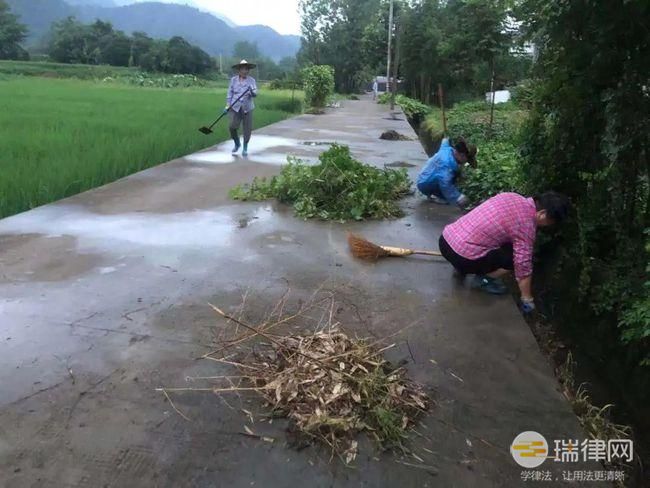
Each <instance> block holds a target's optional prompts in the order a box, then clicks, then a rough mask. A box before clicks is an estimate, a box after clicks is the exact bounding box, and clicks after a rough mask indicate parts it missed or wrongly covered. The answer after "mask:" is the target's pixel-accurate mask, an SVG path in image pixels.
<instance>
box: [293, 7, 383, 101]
mask: <svg viewBox="0 0 650 488" xmlns="http://www.w3.org/2000/svg"><path fill="white" fill-rule="evenodd" d="M381 6H382V2H381V1H380V0H334V1H326V0H301V1H300V9H301V12H302V33H303V41H302V47H301V52H300V53H299V60H300V62H301V63H302V64H303V65H308V64H327V65H331V66H332V67H334V69H335V84H336V89H337V90H339V91H342V92H351V91H355V90H358V89H359V88H360V87H361V85H362V84H363V83H362V80H361V78H362V77H360V74H361V73H363V72H364V71H365V62H364V59H363V57H362V53H361V52H360V49H359V48H360V46H361V45H362V43H363V37H364V31H365V29H366V26H367V25H368V24H369V23H370V22H371V20H372V19H373V18H374V17H375V15H376V12H377V11H378V9H380V8H381Z"/></svg>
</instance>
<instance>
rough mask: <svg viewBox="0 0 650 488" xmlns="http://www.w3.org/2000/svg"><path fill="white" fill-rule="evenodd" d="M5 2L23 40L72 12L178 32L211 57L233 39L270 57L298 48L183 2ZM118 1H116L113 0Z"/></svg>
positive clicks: (129, 27) (293, 41) (158, 34)
mask: <svg viewBox="0 0 650 488" xmlns="http://www.w3.org/2000/svg"><path fill="white" fill-rule="evenodd" d="M70 1H71V2H75V3H76V5H70V4H69V3H66V2H65V1H63V0H7V2H8V3H9V6H10V7H11V8H12V10H13V11H14V12H15V13H16V14H17V15H19V16H20V17H21V22H23V23H24V24H26V25H27V27H28V28H29V31H30V32H29V34H30V36H29V39H28V42H29V44H31V45H34V44H37V43H38V42H39V41H40V40H41V39H42V38H43V37H44V36H45V35H46V34H47V32H49V29H50V25H51V23H52V22H55V21H58V20H61V19H63V18H65V17H67V16H70V15H74V16H76V17H77V18H78V19H79V20H81V21H82V22H93V21H94V20H95V19H101V20H104V21H108V22H111V23H112V24H113V26H114V27H115V28H116V29H119V30H122V31H125V32H127V33H132V32H134V31H141V32H146V33H147V34H149V35H150V36H151V37H154V38H160V39H169V38H171V37H173V36H182V37H184V38H185V39H187V40H188V41H189V42H191V43H192V44H196V45H197V46H199V47H201V48H202V49H203V50H205V51H206V52H208V53H209V54H211V55H213V56H218V55H219V54H223V55H224V56H229V55H231V54H232V51H233V47H234V46H235V44H236V43H237V42H238V41H243V40H245V41H251V42H257V44H258V46H259V49H260V52H261V53H262V54H264V55H266V56H269V57H271V58H273V59H275V60H279V59H280V58H283V57H285V56H294V55H295V54H296V53H297V52H298V49H299V48H300V38H299V37H298V36H283V35H281V34H278V33H277V32H276V31H274V30H273V29H271V28H270V27H267V26H261V25H255V26H241V27H231V26H230V25H228V24H227V23H226V22H224V21H223V20H221V19H218V18H217V17H215V16H214V15H212V14H210V13H207V12H202V11H200V10H199V9H197V8H194V7H190V6H187V5H178V4H173V3H160V2H142V3H140V2H138V3H134V4H131V5H125V6H121V7H102V6H98V5H97V3H107V2H109V1H110V2H112V3H114V2H113V0H70ZM118 1H119V0H118Z"/></svg>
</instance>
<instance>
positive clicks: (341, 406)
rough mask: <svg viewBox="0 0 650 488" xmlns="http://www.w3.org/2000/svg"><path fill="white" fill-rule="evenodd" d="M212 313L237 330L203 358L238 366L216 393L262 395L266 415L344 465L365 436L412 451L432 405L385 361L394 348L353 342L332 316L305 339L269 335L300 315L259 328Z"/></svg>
mask: <svg viewBox="0 0 650 488" xmlns="http://www.w3.org/2000/svg"><path fill="white" fill-rule="evenodd" d="M212 308H213V309H214V310H215V311H216V312H217V313H219V314H220V315H221V316H222V317H224V318H225V319H227V321H228V322H227V323H228V324H231V325H233V327H234V328H235V329H236V331H237V332H236V334H235V336H234V337H233V338H232V339H230V340H228V341H224V342H223V343H224V344H227V346H226V347H224V348H223V349H222V350H220V351H218V352H219V353H220V354H216V353H210V354H207V355H206V356H204V357H205V358H206V359H211V360H213V361H217V362H220V363H222V364H226V365H228V366H229V367H233V368H235V369H237V375H235V376H223V377H215V378H220V379H226V383H225V384H223V385H215V386H214V388H213V389H212V391H213V392H214V393H216V394H218V395H220V394H223V393H226V392H227V393H228V394H239V393H244V392H247V393H248V392H251V391H253V392H255V393H257V394H258V395H259V396H261V397H262V399H263V400H264V407H265V408H266V409H267V410H268V411H267V414H269V415H270V416H272V417H275V418H277V417H284V418H287V419H288V420H289V421H290V422H291V424H290V425H291V430H292V432H294V433H295V432H297V433H298V434H299V435H301V436H304V439H305V440H309V441H315V442H316V443H320V444H323V445H325V446H327V447H328V448H329V449H330V450H331V453H332V455H337V456H339V457H340V459H341V460H342V461H343V462H345V463H346V464H348V463H350V462H352V461H353V460H354V459H355V457H356V455H357V450H358V441H357V437H358V434H360V433H362V432H365V433H367V434H368V435H369V436H370V438H372V439H374V440H375V441H376V442H377V443H378V444H379V446H380V447H381V448H382V449H394V450H399V451H401V452H402V453H408V452H409V451H408V449H407V448H406V447H405V445H404V441H405V440H406V439H407V437H408V433H409V429H411V428H412V427H413V426H414V424H415V420H416V419H417V418H418V416H419V415H420V414H421V413H422V412H424V411H426V410H427V408H428V405H429V400H428V397H427V395H426V393H425V392H424V390H423V388H422V386H420V385H418V384H417V383H414V382H413V381H411V380H409V379H408V378H407V375H406V371H405V370H404V369H403V368H402V367H397V368H396V367H394V366H392V365H391V364H390V363H389V362H388V361H386V360H385V359H384V358H383V355H382V353H383V352H385V351H386V350H388V349H391V348H392V347H394V346H395V344H391V345H386V346H383V347H382V344H384V343H385V341H384V340H374V341H369V340H364V339H358V338H353V337H350V336H348V335H347V334H346V333H345V332H343V330H342V329H341V328H340V326H339V325H338V323H332V321H331V318H330V320H329V321H327V323H326V324H325V325H323V326H320V327H316V328H315V330H314V331H313V332H310V333H306V334H288V335H282V334H277V333H273V332H271V331H270V329H271V328H273V327H275V326H277V325H278V324H280V323H286V322H288V321H289V320H291V319H294V318H296V317H300V316H301V313H302V312H299V313H298V314H296V315H293V316H291V317H289V318H284V319H282V318H278V319H277V320H275V321H274V322H270V321H267V322H265V323H264V324H262V325H260V326H259V327H253V326H251V325H248V324H246V323H245V322H243V321H242V320H241V319H238V318H235V317H234V316H231V315H228V314H226V313H225V312H223V311H222V310H221V309H219V308H217V307H214V306H212ZM330 317H331V314H330ZM242 329H244V331H243V333H242V332H241V331H242ZM254 338H257V339H258V340H255V341H254V342H250V341H252V340H253V339H254ZM247 344H248V345H247ZM233 347H236V348H237V350H236V352H234V353H233V350H232V348H233ZM226 353H227V354H226ZM247 430H248V429H247Z"/></svg>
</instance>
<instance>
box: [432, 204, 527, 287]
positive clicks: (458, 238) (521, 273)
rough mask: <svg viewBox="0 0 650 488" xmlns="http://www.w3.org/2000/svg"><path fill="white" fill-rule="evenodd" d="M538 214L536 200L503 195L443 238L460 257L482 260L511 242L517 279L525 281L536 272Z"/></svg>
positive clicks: (455, 225)
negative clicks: (534, 259) (534, 256)
mask: <svg viewBox="0 0 650 488" xmlns="http://www.w3.org/2000/svg"><path fill="white" fill-rule="evenodd" d="M536 214H537V210H536V208H535V201H534V200H533V199H532V198H526V197H523V196H521V195H519V194H517V193H500V194H498V195H496V196H494V197H492V198H490V199H489V200H486V201H485V202H484V203H482V204H481V205H479V206H478V207H476V208H475V209H474V210H472V211H471V212H469V213H468V214H466V215H463V216H462V217H461V218H460V219H458V220H457V221H456V222H454V223H453V224H450V225H448V226H447V227H445V228H444V230H443V232H442V235H443V236H444V238H445V240H446V241H447V243H448V244H449V246H451V248H452V249H453V250H454V251H456V253H457V254H459V255H461V256H463V257H464V258H467V259H478V258H481V257H483V256H485V255H486V254H487V253H488V252H490V251H492V250H493V249H498V248H500V247H501V246H503V245H504V244H508V243H511V244H512V248H513V254H514V266H515V277H516V278H517V279H518V280H521V279H523V278H527V277H528V276H530V275H531V274H532V273H533V246H534V245H535V233H536V231H537V220H536Z"/></svg>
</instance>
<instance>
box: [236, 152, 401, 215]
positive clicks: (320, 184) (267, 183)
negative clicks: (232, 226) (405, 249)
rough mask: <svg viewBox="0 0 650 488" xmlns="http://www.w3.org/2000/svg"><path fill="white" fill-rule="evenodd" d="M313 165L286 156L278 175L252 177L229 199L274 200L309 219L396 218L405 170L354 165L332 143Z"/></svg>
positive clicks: (358, 162) (351, 160)
mask: <svg viewBox="0 0 650 488" xmlns="http://www.w3.org/2000/svg"><path fill="white" fill-rule="evenodd" d="M319 160H320V162H319V163H318V164H316V165H311V166H310V165H308V164H305V162H303V161H302V160H300V159H297V158H293V157H289V159H288V164H286V165H285V166H283V167H282V171H281V173H280V174H279V175H278V176H274V177H273V178H271V179H269V180H267V179H258V178H255V179H254V180H253V182H252V183H251V184H250V185H239V186H236V187H234V188H232V189H231V190H230V197H231V198H233V199H235V200H243V201H251V200H252V201H260V200H266V199H269V198H277V199H278V201H280V202H282V203H287V204H291V205H293V208H294V210H295V212H296V215H298V216H300V217H303V218H306V219H309V218H319V219H323V220H339V221H346V220H364V219H385V218H392V217H401V216H402V214H403V213H402V209H401V208H400V206H399V200H400V199H401V198H403V197H404V196H406V195H407V194H408V193H409V191H410V187H411V181H410V180H409V177H408V174H407V173H406V171H405V170H403V169H399V170H393V169H380V168H375V167H374V166H370V165H368V164H364V163H362V162H360V161H357V160H356V159H354V158H353V157H352V155H351V154H350V149H349V148H348V147H347V146H339V145H337V144H333V145H332V147H331V148H330V149H328V150H327V151H325V152H323V153H322V154H321V155H320V156H319Z"/></svg>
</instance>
